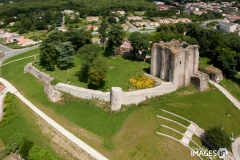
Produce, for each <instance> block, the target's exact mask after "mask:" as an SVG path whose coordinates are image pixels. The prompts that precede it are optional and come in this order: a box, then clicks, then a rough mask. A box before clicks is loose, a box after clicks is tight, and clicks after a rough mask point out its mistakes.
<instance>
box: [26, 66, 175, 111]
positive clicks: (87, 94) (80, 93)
mask: <svg viewBox="0 0 240 160" xmlns="http://www.w3.org/2000/svg"><path fill="white" fill-rule="evenodd" d="M24 73H31V74H32V75H33V76H34V77H36V78H37V79H39V80H40V81H42V82H44V92H45V93H46V95H47V96H48V97H49V98H50V100H51V101H53V102H56V101H58V100H60V96H61V95H60V92H59V91H62V92H66V93H69V94H71V95H73V96H76V97H79V98H83V99H93V98H97V99H99V100H103V101H107V102H111V109H112V110H119V109H121V105H122V104H124V105H130V104H138V103H140V102H142V101H144V100H146V99H147V98H151V97H155V96H159V95H163V94H166V93H170V92H173V91H175V90H176V88H175V87H174V85H173V84H172V83H170V82H163V81H162V80H160V79H158V78H156V77H154V76H151V75H148V74H146V76H148V77H150V78H152V79H154V80H155V82H156V84H157V86H156V87H154V88H148V89H142V90H136V91H131V92H124V91H122V88H120V87H112V90H111V92H102V91H96V90H91V89H86V88H82V87H77V86H72V85H69V84H64V83H58V84H56V85H55V86H54V85H51V84H50V83H51V81H52V80H53V79H54V78H53V77H50V76H49V75H48V74H46V73H44V72H41V71H39V70H38V69H37V68H36V67H34V66H33V65H32V63H29V64H27V65H26V66H25V67H24Z"/></svg>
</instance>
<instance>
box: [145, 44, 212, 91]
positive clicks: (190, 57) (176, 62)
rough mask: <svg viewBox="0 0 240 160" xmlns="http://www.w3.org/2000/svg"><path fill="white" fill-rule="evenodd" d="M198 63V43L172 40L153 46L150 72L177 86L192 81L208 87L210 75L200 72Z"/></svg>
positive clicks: (199, 85)
mask: <svg viewBox="0 0 240 160" xmlns="http://www.w3.org/2000/svg"><path fill="white" fill-rule="evenodd" d="M198 65H199V51H198V46H197V45H189V44H187V43H186V42H181V41H180V40H172V41H170V42H166V43H165V42H160V43H159V44H157V43H155V44H153V46H152V52H151V68H150V74H151V75H153V76H158V77H160V78H161V79H165V80H168V81H169V82H171V83H173V85H174V86H175V87H176V88H180V87H184V86H187V85H189V84H190V82H191V83H193V84H194V85H196V86H198V87H199V89H200V90H204V89H206V88H208V82H207V81H208V75H207V74H205V73H201V72H199V71H198Z"/></svg>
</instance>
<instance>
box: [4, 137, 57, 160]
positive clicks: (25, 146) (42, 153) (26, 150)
mask: <svg viewBox="0 0 240 160" xmlns="http://www.w3.org/2000/svg"><path fill="white" fill-rule="evenodd" d="M11 152H17V153H19V155H20V156H21V157H22V158H23V159H25V160H28V159H31V160H43V159H47V160H55V158H54V157H53V156H52V154H51V153H50V152H49V151H48V150H44V149H42V148H40V147H38V146H36V145H34V143H33V142H32V141H30V140H28V139H26V138H25V136H24V135H23V134H21V133H15V134H14V135H13V136H12V137H10V138H9V142H8V144H7V147H6V149H5V153H4V155H3V156H7V155H9V154H10V153H11Z"/></svg>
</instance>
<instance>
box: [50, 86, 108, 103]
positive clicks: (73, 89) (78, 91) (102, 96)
mask: <svg viewBox="0 0 240 160" xmlns="http://www.w3.org/2000/svg"><path fill="white" fill-rule="evenodd" d="M54 89H57V90H59V91H62V92H67V93H69V94H71V95H73V96H76V97H79V98H83V99H93V98H97V99H99V100H103V101H108V102H110V92H101V91H96V90H92V89H86V88H82V87H77V86H72V85H69V84H64V83H58V84H56V85H55V86H54Z"/></svg>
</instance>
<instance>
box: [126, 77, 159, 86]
mask: <svg viewBox="0 0 240 160" xmlns="http://www.w3.org/2000/svg"><path fill="white" fill-rule="evenodd" d="M129 81H130V83H131V84H132V85H134V86H135V87H137V88H138V89H145V88H152V87H154V86H155V81H154V80H152V79H151V78H149V77H146V76H144V75H142V74H137V75H135V76H133V77H131V78H130V79H129Z"/></svg>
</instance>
